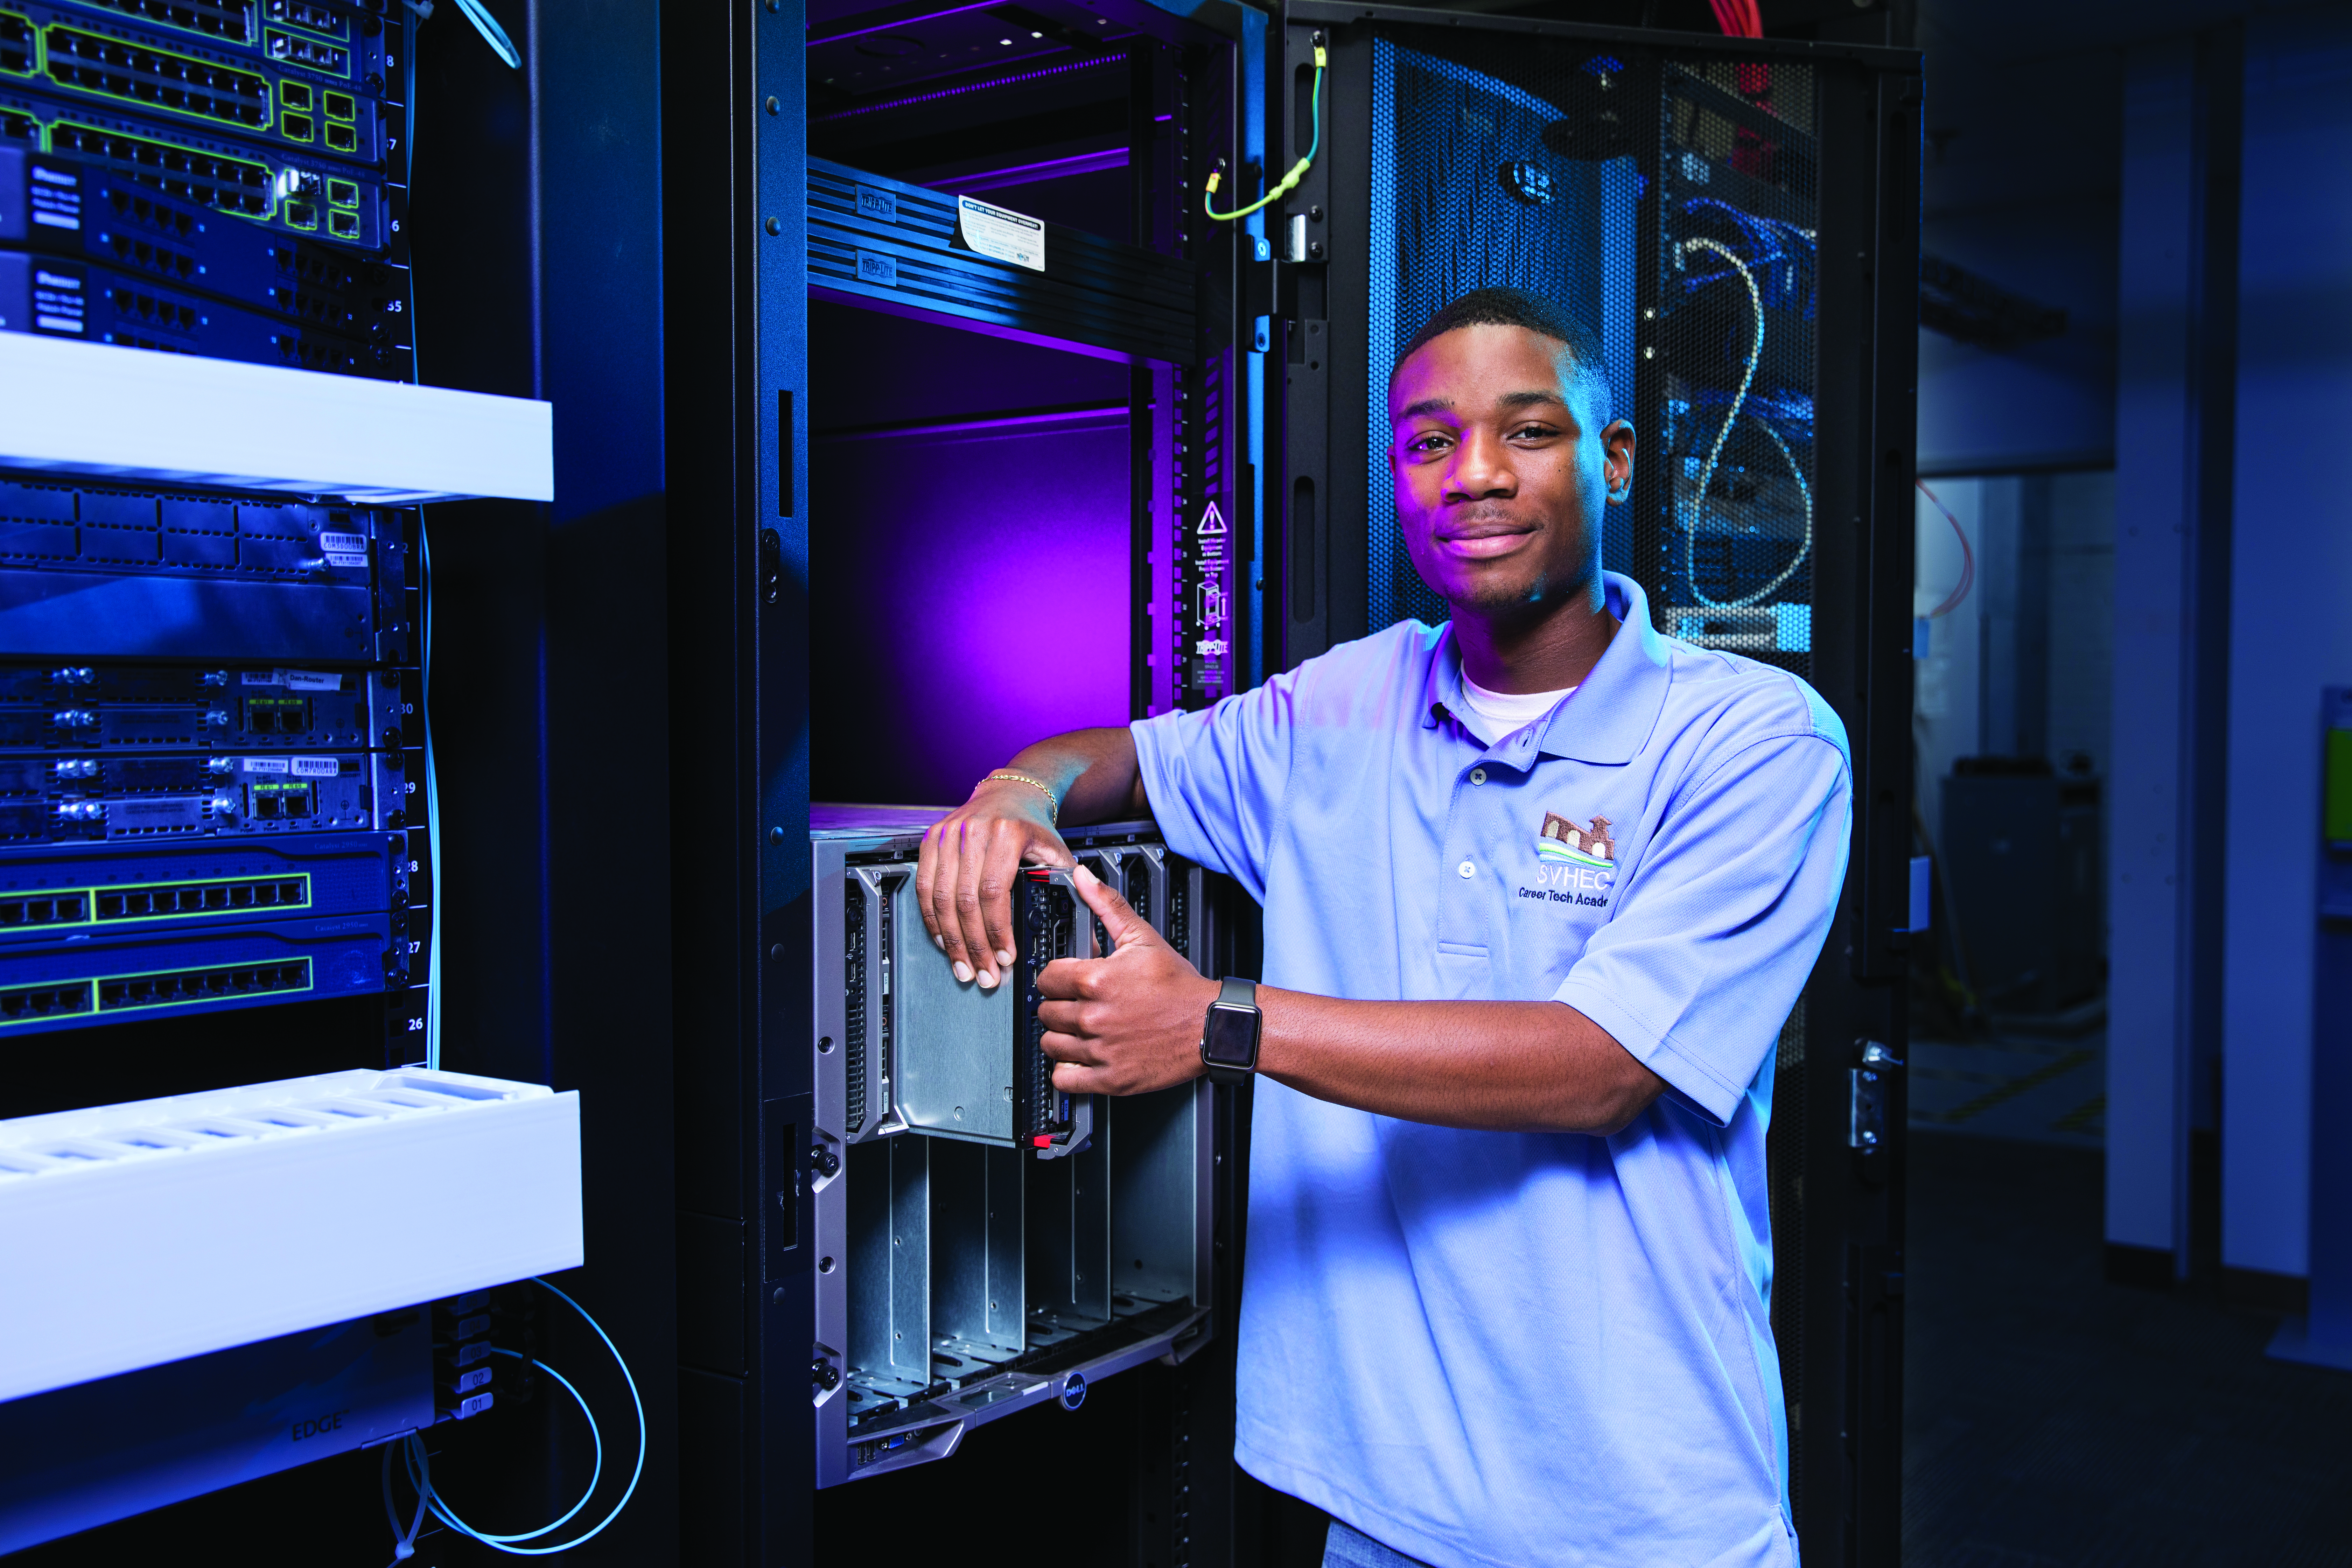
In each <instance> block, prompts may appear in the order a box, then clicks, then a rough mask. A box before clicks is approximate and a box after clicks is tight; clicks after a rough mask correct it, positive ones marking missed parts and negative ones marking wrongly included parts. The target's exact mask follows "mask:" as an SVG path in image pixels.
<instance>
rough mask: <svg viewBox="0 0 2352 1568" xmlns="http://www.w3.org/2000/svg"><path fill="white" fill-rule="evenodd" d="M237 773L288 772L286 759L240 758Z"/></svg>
mask: <svg viewBox="0 0 2352 1568" xmlns="http://www.w3.org/2000/svg"><path fill="white" fill-rule="evenodd" d="M236 771H237V772H239V773H284V772H285V771H286V759H285V758H284V757H240V758H238V759H237V763H236Z"/></svg>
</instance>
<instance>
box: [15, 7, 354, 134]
mask: <svg viewBox="0 0 2352 1568" xmlns="http://www.w3.org/2000/svg"><path fill="white" fill-rule="evenodd" d="M0 16H7V17H10V18H13V19H14V21H13V25H12V29H13V31H14V32H15V33H16V35H18V36H21V35H23V34H24V33H26V32H27V31H29V32H30V34H31V35H32V43H33V47H32V50H31V54H32V58H31V59H30V61H29V63H28V64H26V65H24V66H20V67H17V68H15V70H14V71H13V74H15V75H16V76H17V77H19V78H20V79H23V80H25V81H26V82H27V83H37V84H38V86H39V88H40V89H42V90H44V91H47V92H55V93H58V94H60V95H62V96H64V97H67V98H69V99H75V100H88V101H93V102H101V103H110V104H113V105H117V106H119V107H120V108H121V109H122V110H127V111H129V112H131V113H135V114H155V115H161V116H166V117H169V118H170V119H171V120H173V121H179V122H185V123H192V124H198V125H203V126H206V127H209V128H211V129H213V130H215V131H221V132H228V133H230V134H232V135H235V136H238V137H244V138H250V139H253V140H255V141H259V142H280V143H283V142H293V143H298V144H299V145H302V146H305V147H313V148H316V149H317V150H318V151H320V152H323V153H327V154H329V155H330V156H332V157H335V158H340V159H344V160H347V161H349V162H352V163H368V164H375V165H381V164H382V163H383V160H384V158H385V157H386V156H387V155H388V153H389V152H390V150H391V142H390V140H389V139H388V136H387V132H386V123H387V122H386V120H385V117H384V115H383V113H382V112H381V110H380V100H381V95H382V93H383V88H384V83H385V82H386V81H387V80H389V79H391V78H392V76H393V75H394V72H393V71H392V70H391V69H390V61H391V58H392V55H391V52H390V50H389V49H388V48H387V43H388V41H392V40H396V38H397V36H398V35H397V32H396V31H394V32H393V33H387V32H386V31H385V30H384V28H383V24H382V21H381V20H380V19H377V18H370V20H372V21H374V22H375V30H374V31H373V33H372V34H364V33H363V36H361V37H346V38H343V39H341V40H331V39H328V38H326V37H314V36H311V35H310V34H309V33H307V32H300V31H295V30H293V29H290V28H289V27H282V26H263V27H262V28H261V29H260V32H259V36H258V37H254V38H252V39H251V40H250V41H249V42H248V41H247V39H244V38H237V39H230V38H227V37H218V36H203V37H192V36H190V35H188V34H185V33H179V32H170V31H164V30H162V29H156V28H152V27H149V26H142V25H141V20H140V19H138V18H134V17H132V16H126V15H124V14H123V13H121V12H119V11H113V10H112V9H111V8H110V7H101V6H92V5H54V4H50V5H44V4H35V3H31V0H11V3H10V4H9V5H7V6H6V7H5V10H0ZM350 30H351V29H347V31H350ZM22 53H24V50H23V49H22V48H21V47H19V48H18V49H17V50H16V55H21V54H22ZM12 58H14V57H13V56H12ZM289 87H292V88H297V89H309V93H308V95H306V94H303V93H300V92H298V93H296V94H295V95H294V96H295V98H296V100H298V101H296V102H289V101H288V100H287V96H286V93H285V90H284V89H287V88H289ZM329 93H332V94H333V96H334V97H335V98H336V100H337V104H336V107H339V108H341V109H343V110H345V112H343V113H342V114H341V115H340V116H338V115H336V114H334V113H333V112H331V110H330V109H329V107H328V105H327V104H326V102H325V99H326V96H327V95H328V94H329ZM305 96H315V98H316V99H317V100H318V104H319V109H320V115H319V116H316V117H312V116H305V118H306V119H308V120H309V123H307V124H305V125H303V126H301V127H299V128H297V127H295V126H291V125H289V124H287V123H286V121H285V113H286V111H288V110H295V109H298V108H299V107H300V104H299V100H300V99H302V98H303V97H305Z"/></svg>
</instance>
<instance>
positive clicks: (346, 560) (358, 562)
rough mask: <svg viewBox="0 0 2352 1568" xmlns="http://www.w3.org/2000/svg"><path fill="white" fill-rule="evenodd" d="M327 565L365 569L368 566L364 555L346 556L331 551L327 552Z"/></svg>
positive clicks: (337, 551) (336, 551) (339, 552)
mask: <svg viewBox="0 0 2352 1568" xmlns="http://www.w3.org/2000/svg"><path fill="white" fill-rule="evenodd" d="M327 564H328V565H330V566H361V567H364V566H365V565H366V564H367V557H366V556H364V555H346V554H344V553H343V552H341V551H340V550H330V551H328V552H327Z"/></svg>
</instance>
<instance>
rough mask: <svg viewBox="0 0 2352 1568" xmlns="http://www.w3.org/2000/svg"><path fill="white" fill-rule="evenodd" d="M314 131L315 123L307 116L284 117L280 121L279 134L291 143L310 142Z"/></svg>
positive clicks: (292, 115)
mask: <svg viewBox="0 0 2352 1568" xmlns="http://www.w3.org/2000/svg"><path fill="white" fill-rule="evenodd" d="M312 129H313V121H311V119H310V116H309V115H307V114H289V115H284V116H282V117H280V118H279V120H278V134H279V135H281V136H283V137H285V138H286V140H288V141H289V142H308V141H309V140H310V135H311V132H312Z"/></svg>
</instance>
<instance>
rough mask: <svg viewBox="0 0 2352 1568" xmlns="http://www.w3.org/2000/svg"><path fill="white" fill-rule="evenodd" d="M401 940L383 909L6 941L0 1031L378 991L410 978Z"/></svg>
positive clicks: (0, 950) (0, 973) (0, 974)
mask: <svg viewBox="0 0 2352 1568" xmlns="http://www.w3.org/2000/svg"><path fill="white" fill-rule="evenodd" d="M403 947H404V944H403V943H401V942H399V941H398V940H397V939H396V937H395V935H394V931H393V923H392V918H391V917H390V916H388V915H384V914H375V915H366V916H347V917H343V918H341V919H335V920H301V921H283V920H279V921H254V922H250V923H247V924H244V925H232V926H220V927H216V928H211V929H205V930H189V931H166V932H160V933H155V934H151V935H146V936H140V937H120V938H118V937H114V936H112V935H110V934H108V935H99V936H93V937H91V938H90V939H89V941H87V942H79V943H76V944H73V945H71V946H68V947H58V948H48V949H38V950H28V949H23V948H17V947H12V946H6V945H0V1035H16V1034H34V1033H41V1032H46V1031H47V1030H49V1029H55V1028H73V1027H79V1026H85V1025H88V1024H90V1023H107V1022H111V1021H113V1020H115V1019H117V1018H122V1019H129V1018H138V1017H154V1016H162V1015H164V1014H173V1013H195V1012H218V1011H222V1010H225V1009H228V1008H238V1007H251V1006H258V1005H272V1004H276V1003H279V1002H290V1001H299V1000H302V999H304V998H308V997H312V996H351V995H364V994H382V993H383V992H384V991H385V990H386V989H388V988H393V987H396V986H400V985H404V984H406V982H407V975H408V971H407V960H406V956H405V954H404V952H403ZM12 998H13V999H14V1000H15V1009H16V1016H10V1005H9V1004H10V999H12Z"/></svg>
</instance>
